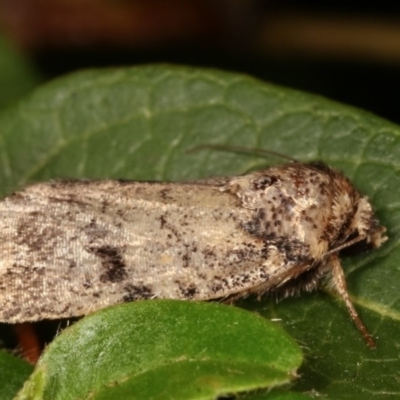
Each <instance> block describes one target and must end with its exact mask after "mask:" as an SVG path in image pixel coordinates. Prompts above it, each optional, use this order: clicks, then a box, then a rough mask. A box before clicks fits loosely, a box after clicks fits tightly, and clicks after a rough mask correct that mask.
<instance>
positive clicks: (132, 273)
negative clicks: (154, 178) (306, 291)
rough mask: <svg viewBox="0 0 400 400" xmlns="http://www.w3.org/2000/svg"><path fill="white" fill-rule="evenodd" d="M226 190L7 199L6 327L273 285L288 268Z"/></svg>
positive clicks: (54, 193) (70, 188)
mask: <svg viewBox="0 0 400 400" xmlns="http://www.w3.org/2000/svg"><path fill="white" fill-rule="evenodd" d="M223 183H226V180H215V181H213V180H207V181H204V182H202V183H197V184H196V183H188V184H182V183H180V184H174V183H162V184H160V183H135V182H120V181H90V182H89V181H56V182H49V183H41V184H36V185H32V186H29V187H27V188H26V189H24V190H22V191H20V192H17V193H15V194H14V195H12V196H9V197H7V198H6V199H4V200H3V201H2V202H0V242H1V259H0V304H1V305H2V307H1V308H0V321H4V322H21V321H27V320H39V319H44V318H63V317H72V316H79V315H83V314H87V313H89V312H92V311H95V310H97V309H100V308H103V307H105V306H108V305H112V304H116V303H119V302H123V301H131V300H137V299H148V298H178V299H210V298H217V297H224V296H228V295H231V294H234V293H237V292H241V291H245V290H248V289H251V288H253V287H254V286H257V285H259V284H261V283H263V282H265V280H266V277H267V276H268V275H272V273H273V270H277V271H279V270H281V267H282V265H281V264H282V263H283V262H285V260H284V259H283V258H282V255H279V254H276V255H274V251H273V250H272V252H270V254H269V255H268V254H267V250H266V247H265V243H264V241H263V240H261V239H259V238H255V237H253V236H252V235H250V234H249V233H248V232H246V230H245V229H243V228H242V227H243V226H244V225H245V224H246V223H248V222H249V221H250V220H251V218H252V215H253V213H254V211H252V210H249V209H246V208H243V207H240V206H239V201H238V199H237V198H236V197H235V196H233V195H232V194H231V193H227V192H225V191H223V190H221V185H222V184H223ZM275 253H277V252H275ZM268 257H272V258H271V263H269V265H270V268H269V270H268V266H267V265H264V266H263V265H262V264H263V263H264V262H265V260H266V259H267V258H268ZM287 267H290V266H289V265H288V266H287Z"/></svg>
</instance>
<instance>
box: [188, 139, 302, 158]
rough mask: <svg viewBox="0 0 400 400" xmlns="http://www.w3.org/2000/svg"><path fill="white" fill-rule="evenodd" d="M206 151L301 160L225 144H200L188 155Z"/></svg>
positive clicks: (273, 152) (191, 149) (272, 152)
mask: <svg viewBox="0 0 400 400" xmlns="http://www.w3.org/2000/svg"><path fill="white" fill-rule="evenodd" d="M205 149H211V150H218V151H229V152H231V153H242V154H250V155H259V156H262V157H265V156H267V155H270V156H274V157H278V158H282V159H284V160H287V161H291V162H299V160H296V159H295V158H293V157H290V156H287V155H285V154H282V153H278V152H276V151H273V150H264V149H256V148H252V147H242V146H231V145H225V144H211V143H210V144H199V145H197V146H195V147H192V148H190V149H189V150H187V151H186V152H187V153H193V152H195V151H198V150H205Z"/></svg>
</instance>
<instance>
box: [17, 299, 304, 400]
mask: <svg viewBox="0 0 400 400" xmlns="http://www.w3.org/2000/svg"><path fill="white" fill-rule="evenodd" d="M301 359H302V356H301V351H300V349H299V347H298V345H297V344H296V343H295V342H294V340H293V339H291V338H290V337H289V336H288V335H286V334H285V333H284V332H283V331H282V329H280V328H279V327H278V326H277V325H276V324H273V323H271V322H268V321H267V320H265V319H263V318H261V317H259V316H257V315H255V314H253V313H249V312H246V311H244V310H240V309H239V308H236V307H230V306H224V305H221V304H217V303H195V302H184V301H177V300H164V301H163V300H154V301H138V302H136V303H130V304H124V305H120V306H116V307H111V308H108V309H105V310H102V311H100V312H98V313H95V314H93V315H91V316H88V317H86V318H84V319H83V320H81V321H80V322H78V323H76V324H75V325H73V326H72V327H71V328H69V329H66V330H65V331H64V333H63V334H62V335H60V336H59V337H58V338H56V339H55V340H54V341H53V343H52V344H51V345H50V346H49V347H48V349H47V351H46V352H45V354H44V356H43V357H42V358H41V360H40V361H39V363H38V365H37V367H36V369H35V372H34V373H33V375H32V376H31V378H30V380H29V381H28V382H27V384H26V385H25V387H24V390H23V391H22V392H21V393H20V395H19V397H18V398H20V399H31V398H35V399H49V400H57V399H64V398H71V399H78V398H87V396H88V395H89V393H90V398H93V399H98V400H100V399H116V398H117V399H126V398H130V399H154V400H155V399H160V400H162V399H165V398H171V399H172V398H173V399H182V400H187V399H211V400H212V399H215V398H216V397H217V396H219V395H223V394H226V393H232V392H237V391H247V390H252V389H257V388H260V387H274V386H276V385H281V384H283V383H288V382H290V380H291V379H292V378H294V376H295V374H294V373H295V370H296V369H297V368H298V367H299V365H300V363H301ZM91 366H93V367H92V368H91Z"/></svg>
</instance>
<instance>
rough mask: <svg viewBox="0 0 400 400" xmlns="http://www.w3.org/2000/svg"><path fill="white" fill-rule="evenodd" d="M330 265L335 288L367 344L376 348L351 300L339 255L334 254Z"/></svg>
mask: <svg viewBox="0 0 400 400" xmlns="http://www.w3.org/2000/svg"><path fill="white" fill-rule="evenodd" d="M330 265H331V266H332V279H333V283H334V286H335V289H336V291H337V292H338V294H339V295H340V297H341V298H342V299H343V301H344V303H345V304H346V307H347V310H348V311H349V313H350V316H351V318H352V320H353V321H354V322H355V324H356V325H357V328H358V330H359V331H360V332H361V334H362V335H363V337H364V339H365V341H366V342H367V345H368V346H369V347H370V348H371V349H374V348H376V344H375V342H374V339H373V338H372V336H371V335H370V333H369V332H368V330H367V328H366V327H365V325H364V323H363V322H362V321H361V318H360V317H359V315H358V313H357V311H356V309H355V308H354V306H353V303H352V302H351V299H350V297H349V293H348V292H347V284H346V280H345V276H344V273H343V269H342V266H341V265H340V261H339V258H338V257H337V256H332V257H331V258H330Z"/></svg>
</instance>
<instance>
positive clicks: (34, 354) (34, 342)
mask: <svg viewBox="0 0 400 400" xmlns="http://www.w3.org/2000/svg"><path fill="white" fill-rule="evenodd" d="M14 332H15V334H16V335H17V338H18V342H19V347H20V349H21V355H22V357H23V358H24V359H25V360H26V361H28V362H29V363H31V364H36V363H37V361H38V360H39V357H40V353H41V346H40V343H39V339H38V336H37V333H36V332H35V329H34V327H33V324H32V323H31V322H23V323H20V324H15V325H14Z"/></svg>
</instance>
